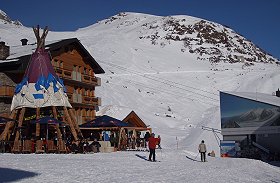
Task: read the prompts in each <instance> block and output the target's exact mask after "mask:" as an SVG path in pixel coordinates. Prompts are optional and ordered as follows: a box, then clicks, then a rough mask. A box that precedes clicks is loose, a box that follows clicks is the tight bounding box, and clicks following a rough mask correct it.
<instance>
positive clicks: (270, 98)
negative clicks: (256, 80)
mask: <svg viewBox="0 0 280 183" xmlns="http://www.w3.org/2000/svg"><path fill="white" fill-rule="evenodd" d="M222 92H223V93H227V94H230V95H235V96H238V97H242V98H247V99H250V100H255V101H259V102H263V103H267V104H271V105H276V106H280V97H277V96H275V95H269V94H266V93H252V92H234V91H231V92H228V91H222Z"/></svg>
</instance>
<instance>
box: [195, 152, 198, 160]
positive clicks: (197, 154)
mask: <svg viewBox="0 0 280 183" xmlns="http://www.w3.org/2000/svg"><path fill="white" fill-rule="evenodd" d="M198 154H199V152H198V153H197V155H196V157H195V158H194V160H196V158H197V156H198Z"/></svg>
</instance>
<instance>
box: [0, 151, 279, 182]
mask: <svg viewBox="0 0 280 183" xmlns="http://www.w3.org/2000/svg"><path fill="white" fill-rule="evenodd" d="M148 155H149V154H148V152H139V151H127V152H115V153H98V154H38V155H37V154H26V155H24V154H19V155H16V154H0V182H13V181H17V182H122V183H125V182H199V183H201V182H223V183H224V182H234V183H236V182H242V183H244V182H250V183H252V182H259V183H264V182H280V168H279V167H277V166H272V165H269V164H267V163H264V162H261V161H257V160H250V159H233V158H210V157H208V159H207V160H208V162H205V163H203V162H200V161H198V160H199V159H200V157H199V156H198V157H197V158H196V159H195V156H196V154H194V153H192V155H190V154H187V153H186V152H184V151H181V150H172V151H168V152H166V151H165V150H163V151H162V152H160V150H157V160H159V161H160V162H149V161H146V160H144V159H143V158H142V157H148ZM187 156H188V157H187Z"/></svg>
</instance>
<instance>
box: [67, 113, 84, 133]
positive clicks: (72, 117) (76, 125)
mask: <svg viewBox="0 0 280 183" xmlns="http://www.w3.org/2000/svg"><path fill="white" fill-rule="evenodd" d="M69 114H70V117H71V119H72V121H73V123H74V127H75V129H76V130H77V132H78V134H79V136H81V137H83V134H82V132H81V130H80V127H79V125H78V122H77V121H76V118H75V115H74V109H69Z"/></svg>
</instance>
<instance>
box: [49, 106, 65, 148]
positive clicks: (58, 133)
mask: <svg viewBox="0 0 280 183" xmlns="http://www.w3.org/2000/svg"><path fill="white" fill-rule="evenodd" d="M52 111H53V117H54V118H55V119H57V110H56V107H55V106H52ZM55 128H56V132H57V140H58V146H60V145H61V144H62V143H63V141H62V135H61V131H60V129H59V124H56V125H55ZM58 148H59V149H61V147H58Z"/></svg>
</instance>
